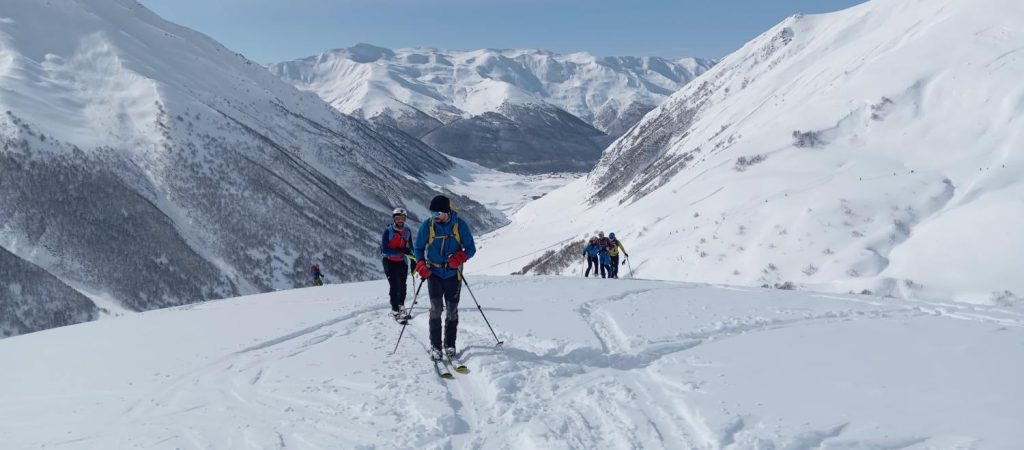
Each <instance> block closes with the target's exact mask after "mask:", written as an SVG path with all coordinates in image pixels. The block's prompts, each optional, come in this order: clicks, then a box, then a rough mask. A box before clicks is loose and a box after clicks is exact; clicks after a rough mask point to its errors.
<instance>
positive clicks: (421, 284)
mask: <svg viewBox="0 0 1024 450" xmlns="http://www.w3.org/2000/svg"><path fill="white" fill-rule="evenodd" d="M424 281H427V279H426V278H424V279H422V280H420V285H419V286H416V293H415V294H413V295H412V306H411V307H410V308H409V315H410V316H411V315H412V310H413V309H416V297H418V296H419V295H420V288H421V287H423V282H424ZM409 320H412V319H411V318H410V319H409ZM409 320H406V321H405V323H404V324H402V331H400V332H398V342H395V349H394V350H392V351H391V354H392V355H394V354H395V353H396V352H398V344H400V343H402V335H403V334H405V327H407V326H409Z"/></svg>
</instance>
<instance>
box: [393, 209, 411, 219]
mask: <svg viewBox="0 0 1024 450" xmlns="http://www.w3.org/2000/svg"><path fill="white" fill-rule="evenodd" d="M399 215H401V216H408V214H406V213H405V210H404V209H402V208H395V210H394V211H391V217H395V216H399Z"/></svg>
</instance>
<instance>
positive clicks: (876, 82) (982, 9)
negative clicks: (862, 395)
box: [478, 0, 1024, 306]
mask: <svg viewBox="0 0 1024 450" xmlns="http://www.w3.org/2000/svg"><path fill="white" fill-rule="evenodd" d="M1021 24H1024V3H1022V2H1019V1H1016V0H873V1H870V2H867V3H864V4H862V5H859V6H856V7H853V8H850V9H848V10H844V11H840V12H836V13H831V14H822V15H814V16H794V17H791V18H789V19H787V20H785V21H784V22H782V23H780V24H779V25H777V26H775V27H774V28H772V29H771V30H769V31H767V32H766V33H764V34H762V35H761V36H759V37H757V38H756V39H754V40H752V41H751V42H749V43H748V44H746V45H745V46H744V47H743V48H741V49H739V50H738V51H736V52H735V53H733V54H731V55H729V56H728V57H726V58H725V59H724V60H722V62H720V63H719V64H718V65H716V66H715V67H714V68H712V69H711V70H710V71H708V72H706V73H705V74H703V75H702V76H700V77H699V78H697V79H696V80H694V81H693V82H691V83H689V84H688V85H686V86H685V87H684V88H682V89H681V90H680V91H679V92H678V93H676V94H675V95H674V96H672V98H670V99H669V100H667V101H666V102H665V103H663V104H662V105H661V106H659V107H658V108H657V109H655V110H654V111H652V112H651V113H650V114H648V115H646V116H645V117H644V118H643V120H641V121H640V123H639V124H637V126H635V127H634V128H632V129H631V130H630V131H629V132H628V133H626V134H625V135H624V136H622V137H621V138H620V139H619V140H618V141H616V142H615V143H614V144H613V145H611V146H610V147H609V148H608V149H607V150H605V152H604V155H603V157H602V159H601V161H600V162H599V163H598V166H597V167H596V169H595V170H594V171H592V172H591V173H590V174H589V175H588V176H587V177H586V179H584V180H580V181H578V182H575V183H573V184H570V185H568V186H567V187H566V188H564V189H562V190H559V191H555V192H553V193H551V194H549V195H547V196H546V197H544V198H543V199H540V200H539V201H537V202H534V203H532V204H530V205H528V206H527V207H526V208H524V209H523V210H520V211H519V213H518V214H517V215H516V216H515V217H514V218H513V225H511V226H510V227H507V228H504V229H502V230H500V231H498V232H497V233H496V234H495V235H494V236H492V238H491V239H490V240H488V241H486V242H484V243H483V247H484V250H483V251H481V257H480V259H479V261H478V263H481V264H483V265H484V266H486V267H488V269H487V270H488V271H490V272H491V273H496V274H508V273H512V272H516V271H519V270H521V269H522V268H523V267H525V266H526V265H528V264H531V263H535V262H536V261H535V260H536V259H548V260H551V261H550V262H551V263H550V264H546V265H544V266H545V267H551V266H552V265H558V268H559V270H557V271H554V272H551V271H549V272H548V273H563V274H578V273H580V270H581V265H580V261H581V257H580V256H579V255H576V254H565V252H561V253H560V252H559V251H560V249H563V248H568V246H569V245H570V244H572V243H573V242H577V241H579V240H582V239H584V238H585V237H587V236H590V235H593V234H596V232H597V231H599V230H603V231H606V232H607V231H615V232H617V235H618V237H619V238H620V239H621V240H622V242H623V244H624V245H625V247H626V249H627V251H628V252H629V253H630V254H631V255H632V257H631V258H630V261H629V263H630V267H632V269H633V270H634V272H633V273H634V275H636V276H638V277H643V278H656V279H671V280H697V281H708V282H716V283H730V284H739V285H748V286H764V285H766V286H771V287H783V288H810V289H815V290H824V291H834V292H844V293H845V292H851V291H852V292H857V293H860V292H873V293H876V294H882V295H892V296H897V297H912V298H953V299H956V300H960V301H966V302H973V303H979V304H1001V305H1011V306H1012V305H1019V304H1020V303H1021V297H1022V296H1024V278H1022V277H1020V276H1019V271H1020V268H1021V267H1024V234H1022V233H1020V225H1021V224H1022V223H1024V178H1021V176H1020V173H1021V171H1022V170H1024V152H1022V149H1024V133H1022V131H1024V85H1022V84H1021V83H1020V75H1021V74H1022V73H1024V52H1022V51H1021V49H1022V48H1024V31H1022V30H1024V27H1022V26H1021ZM556 263H557V264H556Z"/></svg>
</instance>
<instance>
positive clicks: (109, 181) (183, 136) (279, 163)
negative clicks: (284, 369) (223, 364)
mask: <svg viewBox="0 0 1024 450" xmlns="http://www.w3.org/2000/svg"><path fill="white" fill-rule="evenodd" d="M0 111H3V113H2V114H0V143H2V150H0V247H2V248H3V249H6V250H7V251H9V252H10V253H11V254H13V255H15V256H16V257H18V258H21V259H23V260H25V261H26V262H27V263H29V265H34V266H37V267H40V268H42V269H44V270H46V271H48V272H49V273H50V274H52V275H54V276H55V277H56V278H57V279H59V280H60V282H62V283H64V284H67V285H69V286H71V287H74V288H75V289H77V290H78V291H79V292H83V293H87V294H88V295H89V296H92V297H94V298H97V299H98V298H113V299H115V300H116V301H118V302H120V303H121V304H122V305H123V306H125V307H127V308H129V309H133V310H145V309H151V308H156V307H162V306H169V305H177V304H181V303H184V302H189V301H197V300H202V299H209V298H221V297H225V296H233V295H238V294H240V293H256V292H262V291H267V290H270V289H276V288H286V287H294V286H301V285H304V284H305V283H306V275H305V269H306V268H307V267H309V263H310V262H311V261H317V262H321V263H323V265H324V269H325V272H326V274H327V275H328V277H330V278H331V279H334V280H357V279H368V278H371V277H378V276H379V274H380V269H379V261H378V260H377V259H376V242H377V239H378V236H379V232H380V231H379V230H381V229H383V226H384V223H385V222H386V221H387V219H388V218H389V217H390V214H389V212H390V210H391V209H392V208H393V207H394V206H396V205H403V206H405V207H406V208H408V209H409V210H410V211H411V212H413V213H414V214H415V215H419V216H420V217H422V216H423V214H424V213H425V211H426V207H425V205H426V204H427V202H428V201H429V199H430V197H431V196H433V195H435V194H436V193H437V191H435V190H433V189H431V187H430V186H428V185H426V184H424V183H423V182H422V181H421V180H422V178H423V177H424V176H426V175H428V174H436V173H440V172H443V171H445V170H448V169H449V168H451V162H450V161H449V160H448V159H447V158H445V157H444V156H443V155H441V154H439V153H437V152H436V151H434V150H433V149H431V148H429V147H428V146H426V145H424V144H423V143H422V142H420V141H419V140H417V139H414V138H412V137H410V136H408V135H406V134H404V133H401V132H398V131H396V130H390V131H389V130H381V133H378V132H376V131H374V130H373V129H371V128H370V127H369V126H367V125H366V124H365V123H364V122H362V121H359V120H356V119H353V118H351V117H347V116H345V115H343V114H341V113H339V112H338V111H336V110H334V109H333V108H331V107H330V106H329V105H327V104H326V103H324V102H322V101H321V100H320V99H319V98H317V97H316V96H314V95H312V94H309V93H303V92H300V91H298V90H296V89H295V88H293V87H292V86H290V85H288V84H286V83H284V82H282V81H281V80H280V79H278V78H277V77H275V76H273V75H271V74H270V73H268V72H267V71H266V70H265V68H264V67H262V66H260V65H258V64H254V63H253V62H251V61H248V60H246V59H245V58H243V57H241V56H240V55H237V54H235V53H233V52H231V51H229V50H228V49H226V48H224V47H223V46H221V45H220V44H218V43H216V42H215V41H213V40H211V39H209V38H208V37H206V36H204V35H201V34H199V33H196V32H194V31H192V30H189V29H186V28H183V27H180V26H177V25H174V24H172V23H168V22H166V21H164V20H162V19H160V18H159V17H157V16H156V15H154V14H153V13H152V12H150V11H148V10H146V9H145V8H144V7H142V6H141V5H140V4H138V3H137V2H134V1H130V0H89V1H85V0H51V1H46V2H39V1H35V0H6V1H4V4H3V7H2V8H0ZM458 203H459V205H460V206H461V207H462V210H463V211H464V213H465V214H466V215H467V216H474V217H478V218H480V219H482V220H480V222H481V223H487V224H498V223H501V220H500V217H499V216H496V215H494V214H491V213H490V212H488V211H486V210H485V209H484V208H483V207H482V206H480V205H478V204H476V203H474V202H471V201H468V200H466V199H459V200H458ZM3 282H4V283H6V282H7V280H6V279H5V280H4V281H3ZM5 287H6V286H5ZM52 292H57V291H52ZM73 297H74V296H71V297H66V298H56V297H55V298H51V299H49V300H52V301H53V302H77V301H78V299H77V298H73ZM5 298H6V297H3V296H0V300H2V299H5ZM3 301H4V303H5V305H3V306H0V308H3V309H4V310H7V309H8V307H9V306H10V305H8V304H6V303H8V300H3ZM36 306H37V307H38V308H40V309H39V310H38V311H36V312H35V313H33V312H32V311H23V310H22V312H24V313H25V314H26V315H31V314H35V316H36V317H39V316H40V315H39V314H36V313H39V312H40V311H45V310H46V308H47V307H48V306H46V305H44V304H43V303H42V302H41V303H40V304H37V305H36ZM19 309H20V308H19ZM75 316H81V314H78V313H76V314H75ZM26 317H27V316H26ZM58 324H61V323H59V322H58V321H55V322H53V323H51V324H50V326H53V325H58Z"/></svg>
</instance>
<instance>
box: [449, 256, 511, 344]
mask: <svg viewBox="0 0 1024 450" xmlns="http://www.w3.org/2000/svg"><path fill="white" fill-rule="evenodd" d="M459 277H460V278H462V282H463V283H465V284H466V290H468V291H469V296H470V297H472V298H473V303H476V309H477V310H478V311H480V315H481V316H483V318H484V323H486V324H487V328H489V329H490V330H491V334H492V335H494V340H495V341H498V343H497V345H495V347H501V344H504V343H505V341H502V340H500V339H498V334H497V333H495V332H494V328H492V327H491V322H490V321H489V320H487V315H486V314H484V309H483V308H481V307H480V302H478V301H476V296H475V295H473V288H471V287H469V282H468V281H466V276H465V275H463V274H462V268H461V267H460V268H459Z"/></svg>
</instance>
